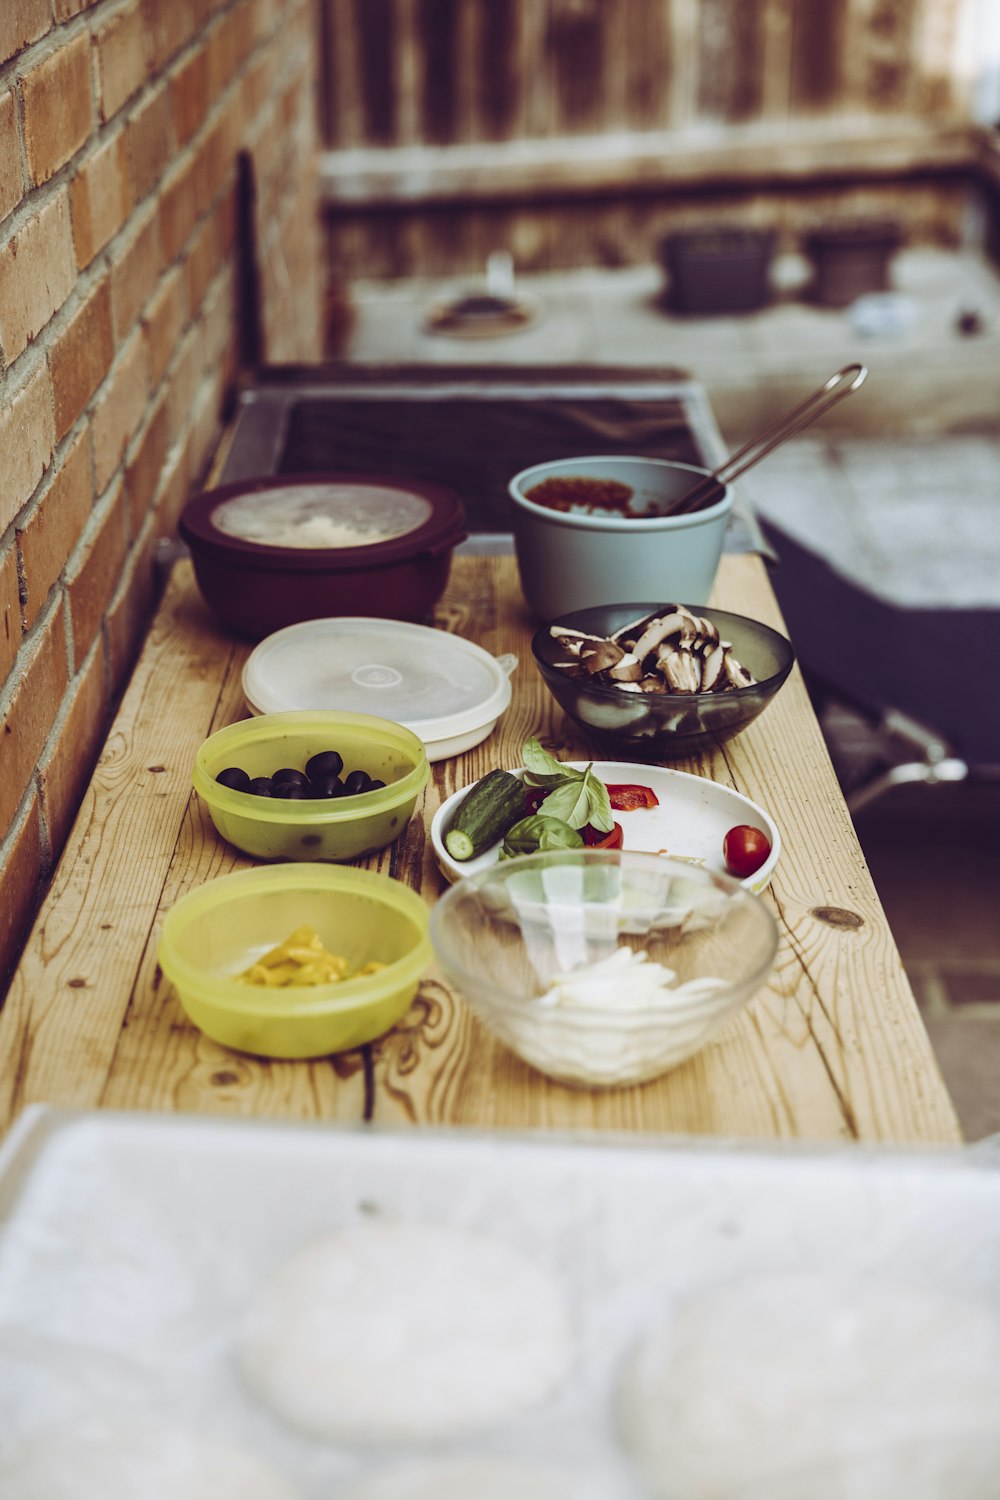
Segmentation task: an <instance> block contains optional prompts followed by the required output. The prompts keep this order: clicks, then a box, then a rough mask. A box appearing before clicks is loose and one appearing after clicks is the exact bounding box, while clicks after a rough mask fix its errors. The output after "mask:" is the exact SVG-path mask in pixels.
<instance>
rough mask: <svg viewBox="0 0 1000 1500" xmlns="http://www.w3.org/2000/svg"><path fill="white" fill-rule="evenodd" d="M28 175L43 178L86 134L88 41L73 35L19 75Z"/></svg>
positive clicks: (89, 122) (89, 120) (90, 112)
mask: <svg viewBox="0 0 1000 1500" xmlns="http://www.w3.org/2000/svg"><path fill="white" fill-rule="evenodd" d="M21 101H22V104H23V106H24V147H25V153H26V155H27V160H28V176H29V178H30V179H31V181H32V182H33V183H34V184H35V185H36V186H37V185H38V184H39V183H40V182H48V180H49V178H50V177H52V176H53V175H54V174H55V173H56V172H58V170H59V168H60V167H61V166H64V165H65V163H66V162H68V161H69V159H70V157H71V156H75V155H76V153H77V151H79V149H80V147H81V146H82V145H83V143H84V141H85V140H86V139H87V137H88V136H89V135H90V132H91V129H92V127H93V123H94V107H93V101H92V99H91V90H90V41H89V39H88V38H87V37H86V36H76V37H74V38H73V39H72V41H69V42H67V43H66V44H65V46H62V47H59V48H58V50H57V51H55V52H52V53H50V54H49V56H48V57H45V58H43V59H42V61H41V62H40V63H38V64H37V65H36V66H35V67H34V68H31V69H30V70H29V71H28V72H26V73H24V74H22V75H21Z"/></svg>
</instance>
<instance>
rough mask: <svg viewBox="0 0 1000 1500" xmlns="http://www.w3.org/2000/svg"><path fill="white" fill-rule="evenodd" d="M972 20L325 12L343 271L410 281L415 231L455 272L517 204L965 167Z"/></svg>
mask: <svg viewBox="0 0 1000 1500" xmlns="http://www.w3.org/2000/svg"><path fill="white" fill-rule="evenodd" d="M975 3H977V0H321V8H322V18H323V26H322V33H323V34H322V47H323V58H324V63H323V71H324V77H325V85H324V97H323V110H324V131H325V139H326V146H327V151H326V154H325V157H324V163H323V172H322V181H323V188H324V196H325V200H326V203H327V205H328V209H329V211H330V213H331V226H332V229H333V231H334V232H336V231H337V230H340V231H342V233H341V235H340V242H339V249H340V255H341V258H342V260H344V261H345V262H346V263H348V266H349V263H351V262H352V261H353V262H354V266H355V268H357V267H361V266H363V267H365V268H367V269H368V270H372V269H374V270H376V271H382V272H384V271H385V270H386V269H387V267H386V266H384V265H381V264H380V262H381V261H385V259H386V257H388V261H389V263H390V265H389V266H388V269H391V270H395V271H396V272H398V273H407V272H412V270H413V269H414V267H413V266H412V265H407V264H406V261H407V258H408V257H407V254H406V253H405V250H403V249H401V245H403V244H404V243H405V242H406V240H407V237H408V236H409V238H411V239H412V238H413V234H412V231H411V228H410V227H409V226H411V225H412V222H413V216H414V214H415V213H417V212H418V211H420V212H423V213H424V214H425V215H426V213H427V212H428V211H433V210H437V211H438V212H439V222H440V223H441V224H442V225H443V224H446V223H447V224H448V225H449V228H448V229H447V231H446V232H445V233H443V235H438V236H437V240H438V241H439V245H438V252H437V259H438V260H441V259H442V258H443V259H444V260H447V258H448V255H449V254H450V255H451V256H452V257H453V258H456V257H457V258H458V259H461V254H462V251H461V246H462V244H463V242H464V241H465V240H467V239H468V238H469V236H468V235H467V233H466V227H467V224H468V223H469V222H471V221H472V220H474V219H475V218H476V217H477V214H478V217H479V218H480V219H482V218H483V217H484V216H485V217H486V218H490V217H491V215H492V217H493V218H494V219H495V218H496V216H497V211H498V206H499V205H501V204H502V205H505V208H504V210H503V212H504V217H505V220H506V222H507V224H508V229H509V220H510V213H511V212H512V209H511V205H512V204H521V205H530V204H531V203H532V202H534V203H536V204H537V203H538V202H540V201H542V200H545V201H546V202H548V203H549V204H554V203H555V202H556V201H557V200H559V199H563V200H566V199H576V200H577V201H578V202H579V200H581V199H583V198H586V197H587V196H588V195H591V196H593V195H594V194H603V195H604V196H605V197H608V196H614V195H615V194H616V193H618V192H622V191H624V192H626V193H628V192H630V191H631V192H637V193H639V194H640V195H641V194H642V193H645V194H647V195H648V194H649V193H650V192H653V191H655V190H659V189H662V188H667V189H672V188H676V186H677V184H678V183H682V184H685V185H686V187H687V189H688V190H690V191H691V192H697V190H698V188H699V187H701V188H704V187H705V186H706V185H710V184H711V183H712V182H713V181H715V182H723V183H725V184H727V185H728V186H730V187H731V186H732V185H733V184H734V183H735V184H737V185H738V184H740V183H741V182H742V183H745V182H746V181H748V180H750V178H752V177H756V178H759V177H760V176H761V174H762V172H763V173H765V174H766V173H767V172H770V174H771V175H772V176H774V177H776V178H778V179H780V178H781V177H782V175H783V174H785V175H787V174H788V173H794V174H795V175H796V177H797V179H798V180H800V181H804V180H805V179H806V178H808V175H809V172H810V170H812V168H813V166H815V171H816V173H818V175H819V176H820V177H822V176H823V175H824V171H827V172H829V170H830V169H831V166H832V165H833V164H839V166H840V167H841V169H842V175H843V173H844V172H846V173H847V174H848V175H850V172H851V171H852V170H854V167H855V165H857V169H858V170H859V171H862V172H864V171H867V172H868V173H869V175H870V174H871V172H872V171H881V172H882V174H883V175H885V174H891V172H892V171H894V170H898V171H903V172H909V171H912V168H913V164H914V163H915V162H919V161H921V160H923V159H924V157H926V158H927V160H928V161H929V162H930V164H931V165H932V166H933V165H934V164H935V163H937V164H938V165H940V164H941V162H942V160H943V159H944V158H947V159H948V160H949V161H951V160H953V159H954V158H955V157H956V154H957V153H958V152H959V151H960V149H962V148H961V147H960V146H959V144H958V143H957V141H956V140H955V139H954V138H953V137H950V136H949V132H953V131H954V130H955V129H956V128H957V127H958V126H959V125H960V124H961V122H963V121H966V120H968V119H969V115H970V108H971V98H970V86H969V84H968V83H967V81H966V80H964V79H963V78H962V77H961V76H960V73H959V71H958V70H957V68H956V55H957V48H958V44H959V36H960V28H961V26H962V24H963V21H967V19H968V17H967V15H966V11H967V9H968V7H969V6H970V5H973V4H975ZM998 3H1000V0H998ZM942 134H943V137H944V142H945V144H944V145H942V144H941V141H942ZM887 143H889V144H887ZM890 145H891V149H890ZM831 151H832V157H831ZM841 154H843V160H841ZM445 206H447V207H448V208H449V210H450V211H449V213H448V214H447V215H445V216H444V217H441V215H440V211H441V210H442V208H444V207H445ZM553 211H555V210H554V209H553ZM565 212H566V213H567V214H571V212H572V209H571V207H569V206H567V207H566V210H565ZM373 213H374V214H376V215H378V214H381V215H382V218H381V221H380V222H378V221H376V220H372V219H371V218H370V217H369V218H367V219H366V215H367V216H370V215H371V214H373ZM494 230H495V226H494ZM419 237H420V236H419V235H418V238H419ZM496 237H497V236H496V233H495V232H494V235H493V238H494V239H496ZM508 237H509V236H508ZM478 238H479V237H477V236H476V235H473V236H472V239H473V240H475V241H477V243H478ZM486 238H487V239H488V238H489V234H488V233H487V235H486ZM424 242H425V243H424V249H425V250H426V248H427V245H426V236H424ZM448 247H450V249H449V248H448ZM536 259H537V257H536ZM349 268H350V266H349ZM444 268H445V267H444V266H443V264H442V265H435V266H433V267H427V269H438V270H440V269H444Z"/></svg>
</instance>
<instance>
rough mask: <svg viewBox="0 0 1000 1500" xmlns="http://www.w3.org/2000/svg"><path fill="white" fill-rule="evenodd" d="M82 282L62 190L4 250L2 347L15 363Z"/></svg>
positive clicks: (0, 255) (0, 270)
mask: <svg viewBox="0 0 1000 1500" xmlns="http://www.w3.org/2000/svg"><path fill="white" fill-rule="evenodd" d="M75 284H76V267H75V265H74V262H73V240H72V235H71V234H70V225H69V206H68V203H67V199H66V194H65V193H60V194H59V196H58V197H57V198H54V199H53V200H52V201H51V202H50V203H47V204H46V205H45V207H44V208H42V209H40V210H39V211H38V213H37V214H34V215H33V216H32V217H31V218H30V219H28V220H27V221H26V222H25V223H24V224H23V225H22V226H21V228H20V229H19V230H18V231H17V233H16V234H12V235H11V237H10V239H9V240H8V242H7V245H6V247H4V248H3V249H2V250H0V348H2V349H3V354H4V358H5V359H6V361H7V363H8V364H11V363H12V362H13V361H14V360H15V359H16V358H17V356H18V355H19V354H21V353H23V352H24V350H25V349H26V348H27V347H28V345H29V344H30V343H31V341H32V339H33V338H34V337H35V335H36V334H38V333H40V332H41V330H42V329H43V328H44V327H45V325H46V323H47V322H48V321H49V319H50V318H51V317H52V314H53V313H54V312H55V311H56V310H57V309H58V308H60V307H62V305H63V303H64V302H65V301H66V298H67V297H68V296H69V294H70V292H71V291H72V290H73V287H74V286H75Z"/></svg>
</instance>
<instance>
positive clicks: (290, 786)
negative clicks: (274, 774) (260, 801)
mask: <svg viewBox="0 0 1000 1500" xmlns="http://www.w3.org/2000/svg"><path fill="white" fill-rule="evenodd" d="M271 796H272V797H280V798H281V799H282V801H284V802H306V801H308V798H309V787H308V785H306V786H300V785H299V783H298V782H297V781H275V780H274V779H273V778H272V780H271Z"/></svg>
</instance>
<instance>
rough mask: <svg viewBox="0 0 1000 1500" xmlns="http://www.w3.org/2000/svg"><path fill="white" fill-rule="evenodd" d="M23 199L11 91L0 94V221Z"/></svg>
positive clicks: (19, 154)
mask: <svg viewBox="0 0 1000 1500" xmlns="http://www.w3.org/2000/svg"><path fill="white" fill-rule="evenodd" d="M23 197H24V181H23V178H22V176H21V142H20V141H19V140H18V135H17V110H16V107H15V104H14V94H13V90H11V89H7V91H6V92H5V93H3V94H0V219H6V217H7V215H8V214H9V213H10V211H11V209H13V208H16V207H17V205H18V204H19V203H20V201H21V199H22V198H23Z"/></svg>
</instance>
